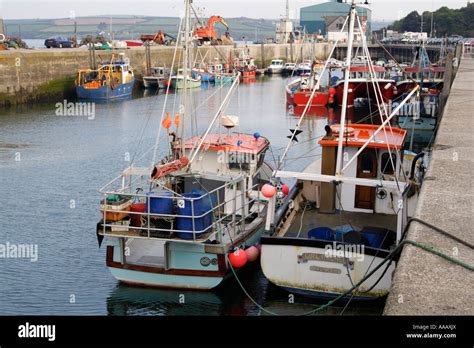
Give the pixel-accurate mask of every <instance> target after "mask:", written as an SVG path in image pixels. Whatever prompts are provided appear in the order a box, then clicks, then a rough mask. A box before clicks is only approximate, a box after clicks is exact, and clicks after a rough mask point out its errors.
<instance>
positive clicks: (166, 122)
mask: <svg viewBox="0 0 474 348" xmlns="http://www.w3.org/2000/svg"><path fill="white" fill-rule="evenodd" d="M172 123H173V121H171V116H170V113H169V112H167V113H166V118H165V119H164V120H163V122H161V125H162V126H163V127H165V128H166V129H168V128H170V127H171V124H172Z"/></svg>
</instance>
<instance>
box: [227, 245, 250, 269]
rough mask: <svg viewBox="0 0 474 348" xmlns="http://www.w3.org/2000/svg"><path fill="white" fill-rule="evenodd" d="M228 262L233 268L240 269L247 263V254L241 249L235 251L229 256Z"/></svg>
mask: <svg viewBox="0 0 474 348" xmlns="http://www.w3.org/2000/svg"><path fill="white" fill-rule="evenodd" d="M229 262H230V264H231V265H232V267H233V268H240V267H243V266H245V264H246V263H247V253H246V252H245V251H244V250H242V249H237V250H236V251H234V252H233V253H231V254H230V255H229Z"/></svg>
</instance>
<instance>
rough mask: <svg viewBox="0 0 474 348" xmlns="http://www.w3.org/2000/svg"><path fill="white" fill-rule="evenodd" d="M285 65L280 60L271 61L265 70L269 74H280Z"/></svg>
mask: <svg viewBox="0 0 474 348" xmlns="http://www.w3.org/2000/svg"><path fill="white" fill-rule="evenodd" d="M284 67H285V64H284V62H283V60H282V59H273V60H272V62H271V63H270V65H269V66H268V68H267V72H268V73H269V74H281V73H282V72H283V68H284Z"/></svg>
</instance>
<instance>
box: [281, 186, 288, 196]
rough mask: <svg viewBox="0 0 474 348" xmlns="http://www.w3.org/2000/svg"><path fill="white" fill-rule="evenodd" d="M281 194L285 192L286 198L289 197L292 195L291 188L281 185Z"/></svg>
mask: <svg viewBox="0 0 474 348" xmlns="http://www.w3.org/2000/svg"><path fill="white" fill-rule="evenodd" d="M281 192H283V194H284V195H285V196H287V195H288V193H290V188H289V187H288V185H287V184H283V185H281Z"/></svg>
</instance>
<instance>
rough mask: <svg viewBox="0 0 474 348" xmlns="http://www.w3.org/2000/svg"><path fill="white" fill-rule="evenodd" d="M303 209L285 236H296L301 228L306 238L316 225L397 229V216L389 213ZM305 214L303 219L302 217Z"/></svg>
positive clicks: (301, 234)
mask: <svg viewBox="0 0 474 348" xmlns="http://www.w3.org/2000/svg"><path fill="white" fill-rule="evenodd" d="M303 210H304V205H303V206H302V209H301V210H300V211H299V212H298V213H297V214H296V216H295V219H294V220H293V223H292V224H291V226H290V227H289V229H288V231H287V233H286V234H285V237H296V236H297V235H298V232H299V230H300V226H301V233H300V235H299V236H300V237H303V238H306V237H307V233H308V231H310V230H312V229H313V228H316V227H331V228H334V227H336V226H342V225H351V226H352V227H354V228H356V229H362V228H363V227H368V226H370V227H384V228H388V229H390V230H392V231H396V230H397V216H396V215H387V214H368V213H357V212H336V213H334V214H323V213H319V212H318V210H317V209H316V208H309V207H308V208H307V209H306V211H305V212H304V215H303ZM302 215H303V219H301V217H302Z"/></svg>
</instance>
